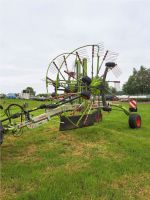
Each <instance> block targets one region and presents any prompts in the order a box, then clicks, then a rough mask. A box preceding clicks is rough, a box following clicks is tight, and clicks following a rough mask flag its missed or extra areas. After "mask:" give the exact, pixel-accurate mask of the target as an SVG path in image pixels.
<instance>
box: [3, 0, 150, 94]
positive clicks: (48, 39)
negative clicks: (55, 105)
mask: <svg viewBox="0 0 150 200" xmlns="http://www.w3.org/2000/svg"><path fill="white" fill-rule="evenodd" d="M99 42H104V45H105V47H106V48H108V49H111V50H113V51H115V52H118V53H119V57H118V60H117V63H118V65H119V66H120V68H121V71H122V75H121V76H120V80H121V83H122V84H123V83H124V82H125V81H126V80H127V78H128V76H129V75H130V74H131V72H132V69H133V67H135V68H137V69H139V67H140V66H141V65H144V66H145V67H148V68H149V67H150V1H149V0H59V1H58V0H0V93H2V92H4V93H8V92H20V91H21V90H22V89H24V88H26V87H27V86H32V87H33V88H34V89H35V90H36V92H37V93H44V92H46V89H45V82H44V81H42V79H44V77H45V74H46V69H47V66H48V63H49V62H50V60H51V59H52V58H53V57H54V56H56V55H57V54H60V53H62V52H68V51H71V50H73V49H75V48H76V47H78V46H82V45H85V44H92V43H99Z"/></svg>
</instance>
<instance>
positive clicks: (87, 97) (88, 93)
mask: <svg viewBox="0 0 150 200" xmlns="http://www.w3.org/2000/svg"><path fill="white" fill-rule="evenodd" d="M81 97H82V98H84V99H90V97H91V93H90V92H89V91H83V92H81Z"/></svg>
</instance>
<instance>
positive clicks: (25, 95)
mask: <svg viewBox="0 0 150 200" xmlns="http://www.w3.org/2000/svg"><path fill="white" fill-rule="evenodd" d="M30 97H31V95H30V93H29V92H28V91H26V90H23V91H22V92H21V93H20V94H19V98H20V99H30Z"/></svg>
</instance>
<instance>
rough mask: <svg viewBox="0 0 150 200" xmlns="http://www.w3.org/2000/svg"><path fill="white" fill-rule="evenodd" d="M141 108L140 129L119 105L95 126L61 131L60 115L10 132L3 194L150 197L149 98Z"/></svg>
mask: <svg viewBox="0 0 150 200" xmlns="http://www.w3.org/2000/svg"><path fill="white" fill-rule="evenodd" d="M10 102H12V100H9V102H8V101H6V102H5V105H6V104H7V103H10ZM3 103H4V102H3ZM21 103H22V102H21ZM29 103H30V105H31V107H32V106H35V104H39V103H40V102H34V101H30V102H29ZM138 109H139V112H140V114H141V116H142V128H141V129H138V130H133V129H130V128H129V127H128V118H127V116H126V115H124V113H122V112H115V111H114V112H112V113H110V114H108V113H104V114H103V122H101V123H99V124H95V125H94V126H91V127H86V128H82V129H76V130H72V131H65V132H59V131H58V128H59V123H58V121H57V119H55V121H53V120H52V121H51V122H50V123H48V124H45V125H43V126H40V127H38V128H36V129H33V130H28V129H26V130H25V131H24V133H23V135H22V136H21V137H19V138H15V137H14V136H12V135H10V134H8V135H6V136H5V139H4V143H3V145H2V147H1V156H2V170H1V171H2V176H1V195H2V199H3V200H10V199H13V200H134V199H136V200H149V199H150V104H139V106H138Z"/></svg>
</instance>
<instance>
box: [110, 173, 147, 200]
mask: <svg viewBox="0 0 150 200" xmlns="http://www.w3.org/2000/svg"><path fill="white" fill-rule="evenodd" d="M111 186H112V188H114V189H123V191H124V192H125V194H126V195H127V196H128V197H130V198H131V199H132V197H133V196H135V197H136V198H138V199H141V200H148V199H149V197H150V174H148V173H144V174H139V175H137V176H127V175H125V176H122V177H121V178H120V179H118V180H115V181H114V182H113V183H112V185H111Z"/></svg>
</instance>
